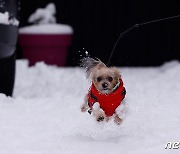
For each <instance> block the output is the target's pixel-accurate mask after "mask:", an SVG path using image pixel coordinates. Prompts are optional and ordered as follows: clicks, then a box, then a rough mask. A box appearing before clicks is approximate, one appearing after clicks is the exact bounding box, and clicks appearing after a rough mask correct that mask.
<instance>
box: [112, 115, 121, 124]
mask: <svg viewBox="0 0 180 154" xmlns="http://www.w3.org/2000/svg"><path fill="white" fill-rule="evenodd" d="M114 122H115V123H116V124H117V125H120V124H121V123H122V119H121V118H119V117H118V116H115V117H114Z"/></svg>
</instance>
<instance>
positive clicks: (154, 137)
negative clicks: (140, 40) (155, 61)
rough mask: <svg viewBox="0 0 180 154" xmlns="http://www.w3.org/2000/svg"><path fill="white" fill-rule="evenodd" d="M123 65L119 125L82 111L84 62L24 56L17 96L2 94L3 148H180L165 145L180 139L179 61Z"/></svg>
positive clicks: (114, 151) (54, 152) (111, 152)
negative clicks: (31, 62) (65, 63)
mask: <svg viewBox="0 0 180 154" xmlns="http://www.w3.org/2000/svg"><path fill="white" fill-rule="evenodd" d="M119 69H120V71H121V73H122V77H123V80H124V83H125V87H126V89H127V96H126V103H125V107H126V114H125V117H124V121H123V123H122V125H120V126H117V125H116V124H115V123H114V121H113V119H111V120H110V122H108V123H106V122H101V123H98V122H96V121H95V118H94V117H93V116H91V115H89V114H88V113H81V112H80V106H81V104H82V103H83V99H84V96H85V94H86V93H87V90H88V88H89V85H90V83H89V82H88V81H87V80H86V79H85V72H84V70H83V69H82V68H78V67H77V68H61V67H56V66H47V65H45V64H44V63H42V62H41V63H37V64H36V65H35V66H34V67H28V63H27V61H22V60H18V61H17V70H16V82H15V91H14V97H13V98H10V97H6V96H5V95H3V94H0V126H1V127H0V140H1V142H0V147H1V148H0V153H3V154H9V153H13V154H24V153H29V154H31V153H32V154H34V153H38V154H39V153H44V154H45V153H47V154H48V153H51V154H59V153H64V154H66V153H67V154H74V153H78V154H84V153H86V154H91V153H93V154H99V153H107V154H119V153H129V154H130V153H133V154H144V153H146V154H152V153H157V154H163V153H168V152H177V153H178V152H179V151H178V150H175V151H173V150H172V149H171V150H166V149H165V148H164V147H165V144H166V142H169V141H171V142H175V141H179V139H180V134H179V128H180V112H179V108H180V95H179V91H180V84H179V82H180V64H179V62H170V63H168V64H165V65H163V66H162V67H156V68H119Z"/></svg>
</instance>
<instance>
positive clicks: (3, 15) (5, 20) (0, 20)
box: [0, 12, 19, 26]
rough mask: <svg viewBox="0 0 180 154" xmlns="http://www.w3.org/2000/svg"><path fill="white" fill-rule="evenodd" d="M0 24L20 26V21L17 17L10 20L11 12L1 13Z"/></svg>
mask: <svg viewBox="0 0 180 154" xmlns="http://www.w3.org/2000/svg"><path fill="white" fill-rule="evenodd" d="M0 24H4V25H13V26H19V21H18V20H17V19H16V18H15V17H13V18H10V16H9V12H4V13H1V12H0Z"/></svg>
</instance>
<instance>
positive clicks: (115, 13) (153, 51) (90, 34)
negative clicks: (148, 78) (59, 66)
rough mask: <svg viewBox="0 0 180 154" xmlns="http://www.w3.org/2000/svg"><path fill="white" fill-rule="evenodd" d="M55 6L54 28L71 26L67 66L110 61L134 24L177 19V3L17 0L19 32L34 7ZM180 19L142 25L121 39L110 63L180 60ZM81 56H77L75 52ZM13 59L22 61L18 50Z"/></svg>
mask: <svg viewBox="0 0 180 154" xmlns="http://www.w3.org/2000/svg"><path fill="white" fill-rule="evenodd" d="M50 2H53V3H55V4H56V9H57V13H56V18H57V22H58V23H63V24H69V25H71V26H72V27H73V30H74V35H73V42H72V46H71V48H70V49H69V52H68V60H67V64H66V65H67V66H76V65H78V62H79V59H80V58H81V56H80V55H82V56H83V53H84V52H85V51H88V52H89V54H90V56H92V57H98V58H99V59H101V60H102V61H104V62H107V61H108V58H109V55H110V52H111V50H112V48H113V46H114V43H115V42H116V40H117V38H118V36H119V34H120V33H121V32H123V31H124V30H126V29H128V28H129V27H131V26H133V25H134V24H136V23H142V22H146V21H150V20H154V19H159V18H164V17H169V16H174V15H178V14H180V1H179V0H173V1H170V0H158V1H157V0H151V1H144V0H126V1H124V0H111V1H109V0H98V1H97V0H76V1H74V0H31V1H27V0H21V9H20V27H23V26H26V25H28V23H27V19H28V17H29V16H30V14H32V13H33V12H34V11H35V10H36V9H37V8H39V7H42V8H43V7H45V6H46V5H47V4H48V3H50ZM179 27H180V18H177V19H173V20H168V21H164V22H160V23H154V24H150V25H146V26H143V27H140V28H137V29H135V30H133V31H132V32H131V33H129V34H128V35H127V36H126V37H125V38H123V39H122V40H121V41H120V42H119V44H118V46H117V48H116V50H115V53H114V55H113V58H112V61H111V64H112V65H118V66H157V65H161V64H162V63H164V62H165V61H170V60H172V59H180V43H179V41H180V28H179ZM79 51H81V53H80V52H79ZM17 52H18V56H17V58H21V52H20V51H19V50H18V51H17Z"/></svg>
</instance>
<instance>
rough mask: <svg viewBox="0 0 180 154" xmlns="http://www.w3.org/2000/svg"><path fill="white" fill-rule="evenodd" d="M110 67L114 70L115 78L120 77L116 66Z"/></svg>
mask: <svg viewBox="0 0 180 154" xmlns="http://www.w3.org/2000/svg"><path fill="white" fill-rule="evenodd" d="M111 68H112V70H113V72H114V75H115V77H116V78H117V79H121V74H120V72H119V70H118V68H116V67H111Z"/></svg>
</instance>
